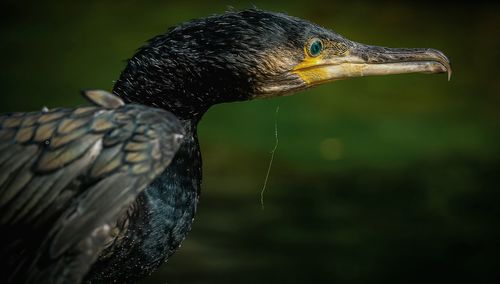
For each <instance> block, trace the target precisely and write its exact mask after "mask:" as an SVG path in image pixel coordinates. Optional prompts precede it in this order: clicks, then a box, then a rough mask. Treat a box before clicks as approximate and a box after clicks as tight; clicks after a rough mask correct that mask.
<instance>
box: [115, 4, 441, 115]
mask: <svg viewBox="0 0 500 284" xmlns="http://www.w3.org/2000/svg"><path fill="white" fill-rule="evenodd" d="M416 72H418V73H443V72H447V73H448V78H449V76H450V74H451V68H450V63H449V61H448V59H447V58H446V56H445V55H444V54H443V53H441V52H440V51H437V50H435V49H428V48H412V49H409V48H385V47H376V46H370V45H365V44H360V43H356V42H353V41H350V40H348V39H346V38H344V37H342V36H340V35H339V34H337V33H335V32H333V31H331V30H328V29H325V28H322V27H320V26H318V25H315V24H313V23H311V22H308V21H305V20H302V19H299V18H295V17H291V16H288V15H285V14H280V13H271V12H265V11H261V10H255V9H251V10H244V11H236V12H228V13H225V14H222V15H216V16H211V17H208V18H204V19H199V20H193V21H190V22H187V23H184V24H181V25H179V26H177V27H174V28H172V29H170V30H169V31H168V32H167V33H166V34H164V35H160V36H157V37H155V38H153V39H152V40H150V41H149V42H148V44H147V45H146V46H144V47H142V48H141V49H140V50H139V51H138V52H137V53H136V54H135V55H134V56H133V57H132V59H130V60H129V63H128V65H127V67H126V69H125V70H124V71H123V73H122V75H121V77H120V79H119V80H118V82H117V83H116V85H115V89H114V92H115V93H117V94H118V95H120V96H121V97H123V98H124V99H125V100H126V101H128V102H135V103H142V104H146V105H152V106H156V107H162V108H165V109H167V110H170V111H172V112H173V113H174V114H176V115H177V116H179V117H180V118H182V119H199V118H200V117H201V115H202V114H203V113H204V112H205V111H206V110H207V109H208V108H209V107H210V106H212V105H214V104H217V103H223V102H231V101H241V100H249V99H253V98H268V97H274V96H282V95H287V94H292V93H295V92H297V91H299V90H303V89H306V88H309V87H312V86H316V85H320V84H323V83H327V82H331V81H335V80H340V79H346V78H352V77H360V76H369V75H387V74H400V73H416Z"/></svg>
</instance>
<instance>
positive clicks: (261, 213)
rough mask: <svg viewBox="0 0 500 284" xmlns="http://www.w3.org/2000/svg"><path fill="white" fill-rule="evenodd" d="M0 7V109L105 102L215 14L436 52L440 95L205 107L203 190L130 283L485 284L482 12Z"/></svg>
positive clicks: (318, 95) (491, 79)
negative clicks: (103, 92) (441, 65)
mask: <svg viewBox="0 0 500 284" xmlns="http://www.w3.org/2000/svg"><path fill="white" fill-rule="evenodd" d="M0 5H1V6H0V10H1V12H0V13H1V14H0V16H1V20H0V21H1V26H0V30H1V42H0V62H1V67H2V73H1V75H0V86H1V88H2V90H1V94H0V111H2V112H5V111H27V110H39V109H41V108H42V107H43V106H48V107H49V108H51V107H55V106H74V105H77V104H81V103H83V100H82V99H81V98H80V97H79V95H78V91H79V90H80V89H82V88H104V89H108V90H109V89H111V87H112V84H113V80H115V79H116V78H117V77H118V75H119V73H120V71H121V70H122V69H123V67H124V64H125V62H124V60H125V59H127V58H129V57H130V56H131V55H132V54H133V52H134V50H135V49H136V48H138V47H139V46H140V45H142V44H143V42H144V41H145V40H147V39H149V38H151V37H153V36H154V35H156V34H159V33H162V32H164V31H166V29H167V27H169V26H172V25H175V24H176V23H180V22H182V21H185V20H188V19H191V18H197V17H203V16H208V15H211V14H214V13H221V12H223V11H224V10H226V9H227V7H228V6H233V7H235V8H248V7H252V6H253V5H256V6H257V7H259V8H263V9H268V10H274V11H283V12H287V13H289V14H291V15H294V16H299V17H302V18H306V19H309V20H311V21H313V22H316V23H318V24H321V25H323V26H326V27H328V28H332V29H334V30H335V31H337V32H338V33H340V34H342V35H344V36H346V37H347V38H349V39H352V40H355V41H359V42H364V43H369V44H377V45H385V46H393V47H433V48H437V49H440V50H442V51H444V52H445V53H446V54H447V55H448V56H449V57H450V58H451V60H452V64H453V68H454V73H453V76H452V80H451V82H447V81H446V76H445V75H432V76H431V75H422V74H416V75H399V76H388V77H373V78H362V79H354V80H348V81H340V82H336V83H333V84H330V85H327V86H322V87H319V88H316V89H313V90H309V91H306V92H303V93H301V94H300V95H296V96H292V97H285V98H279V99H272V100H265V101H253V102H248V103H234V104H225V105H220V106H217V107H214V108H213V109H211V110H210V111H209V112H208V113H207V114H206V116H205V117H204V119H203V121H202V122H201V124H200V127H199V132H200V140H201V146H202V150H203V158H204V184H203V193H202V197H201V203H200V206H199V210H198V215H197V218H196V220H195V223H194V227H193V230H192V232H191V234H190V235H189V237H188V239H187V240H186V241H185V242H184V244H183V247H182V248H181V250H180V251H179V252H177V254H176V255H175V256H174V257H173V258H172V259H171V260H170V262H169V264H168V265H166V266H164V267H163V269H161V271H159V272H158V273H156V274H154V275H153V276H152V277H151V278H150V279H147V280H146V281H144V283H165V282H166V281H168V283H169V284H172V283H173V284H175V283H311V282H319V283H332V282H335V283H435V282H440V283H500V282H499V281H500V272H499V270H500V260H499V256H500V226H499V225H500V224H499V223H500V222H499V221H498V219H499V218H500V206H499V205H498V204H499V201H500V188H499V186H498V179H499V169H500V147H499V145H500V131H499V130H500V84H499V71H498V70H499V69H498V68H499V63H500V34H499V31H500V24H499V22H500V21H499V15H500V13H499V12H500V9H499V6H498V5H496V6H493V5H490V6H488V5H485V4H484V5H483V4H481V3H480V2H474V5H473V6H470V5H468V6H460V5H459V4H453V5H450V6H447V5H441V6H440V5H437V4H432V2H420V4H418V5H415V4H410V2H379V3H370V2H351V1H342V2H339V1H328V2H320V1H301V2H299V3H297V4H290V3H288V1H287V2H273V4H269V3H266V2H261V1H252V2H242V1H241V2H240V1H238V2H234V1H223V2H220V3H212V4H208V3H206V2H203V1H199V2H188V1H177V2H170V1H169V2H166V1H149V2H146V1H114V2H105V1H96V0H95V1H80V2H79V3H77V2H74V1H73V2H70V1H67V3H62V2H61V3H60V2H56V1H53V2H52V1H38V2H34V1H33V3H30V2H28V1H2V4H0ZM278 105H279V106H280V112H279V117H278V121H277V122H278V127H279V140H280V143H279V147H278V150H277V153H276V156H275V160H274V164H273V167H272V171H271V176H270V179H269V183H268V187H267V190H266V193H265V210H262V209H261V205H260V200H259V199H260V190H261V187H262V185H263V183H264V178H265V174H266V170H267V165H268V163H269V159H270V154H269V151H270V150H271V149H272V148H273V146H274V124H275V110H276V107H277V106H278Z"/></svg>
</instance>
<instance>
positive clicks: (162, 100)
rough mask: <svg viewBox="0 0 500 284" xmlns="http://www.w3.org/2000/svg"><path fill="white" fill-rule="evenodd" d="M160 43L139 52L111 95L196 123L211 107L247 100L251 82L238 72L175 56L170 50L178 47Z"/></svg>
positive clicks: (191, 58) (247, 76) (240, 71)
mask: <svg viewBox="0 0 500 284" xmlns="http://www.w3.org/2000/svg"><path fill="white" fill-rule="evenodd" d="M161 39H162V38H161V37H160V39H156V40H153V41H152V42H150V43H149V45H146V46H145V47H143V48H141V49H140V50H139V51H138V52H137V53H136V54H135V55H134V56H133V57H132V58H131V59H130V60H129V61H128V63H127V66H126V67H125V69H124V70H123V72H122V73H121V75H120V78H119V79H118V80H117V81H116V83H115V86H114V88H113V93H115V94H116V95H118V96H119V97H121V98H122V99H123V100H124V101H125V102H127V103H138V104H143V105H147V106H152V107H157V108H162V109H165V110H167V111H170V112H172V113H173V114H174V115H175V116H177V117H178V118H179V119H183V120H191V121H199V120H200V119H201V117H202V116H203V114H204V113H205V112H206V111H207V110H208V109H209V108H210V107H211V106H213V105H215V104H218V103H224V102H231V101H242V100H248V99H250V95H249V94H251V93H253V85H252V83H251V81H252V79H251V76H250V75H249V74H247V73H245V72H243V71H242V70H240V69H242V68H236V67H235V68H232V69H231V68H228V67H226V68H223V66H222V65H221V64H223V63H221V62H213V61H210V60H209V59H208V58H200V56H193V55H192V54H179V53H176V52H175V50H172V49H173V48H175V46H177V45H179V43H176V42H172V43H171V45H165V44H164V41H166V40H167V39H163V41H162V40H161ZM224 66H226V65H225V63H224ZM249 78H250V79H249Z"/></svg>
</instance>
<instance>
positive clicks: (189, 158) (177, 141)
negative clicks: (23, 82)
mask: <svg viewBox="0 0 500 284" xmlns="http://www.w3.org/2000/svg"><path fill="white" fill-rule="evenodd" d="M402 73H447V74H448V80H449V79H450V76H451V65H450V61H449V59H448V58H447V57H446V56H445V55H444V54H443V53H442V52H441V51H438V50H436V49H432V48H387V47H379V46H372V45H367V44H362V43H358V42H355V41H351V40H348V39H347V38H345V37H343V36H341V35H340V34H338V33H336V32H334V31H332V30H330V29H327V28H323V27H321V26H319V25H316V24H314V23H312V22H309V21H307V20H304V19H300V18H297V17H294V16H290V15H287V14H285V13H278V12H270V11H265V10H260V9H257V8H252V9H245V10H231V11H226V12H224V13H221V14H215V15H211V16H208V17H205V18H200V19H194V20H189V21H187V22H184V23H181V24H179V25H177V26H175V27H172V28H170V29H168V30H167V31H166V32H165V33H163V34H160V35H158V36H156V37H154V38H152V39H150V40H149V41H147V42H146V43H145V44H144V46H142V47H140V48H139V49H138V50H137V51H136V52H135V54H134V55H133V56H132V57H131V58H130V59H129V60H128V61H127V63H126V66H125V68H124V70H123V71H122V73H121V74H120V76H119V78H118V80H117V81H116V82H115V84H114V87H113V90H112V92H106V91H102V90H94V89H90V90H85V91H83V92H82V95H83V96H84V97H85V98H87V99H88V101H89V103H90V104H87V105H83V106H80V107H76V108H56V109H50V110H48V109H44V110H42V111H38V112H27V113H9V114H4V115H2V116H1V117H0V169H1V170H0V228H1V232H2V233H1V234H0V238H1V242H0V244H1V249H0V261H1V266H2V272H1V273H0V276H1V277H2V279H3V281H5V283H101V282H118V283H130V282H135V281H138V280H140V279H142V278H144V277H147V276H148V275H150V274H151V273H153V272H154V271H156V270H157V269H158V268H159V267H160V266H161V265H162V264H163V263H165V262H166V261H167V260H168V259H169V258H170V257H171V256H172V255H173V254H174V252H175V251H176V250H177V249H178V248H179V246H180V245H181V242H182V241H183V240H184V239H185V238H186V236H187V234H188V232H189V231H190V230H191V226H192V223H193V220H194V216H195V213H196V207H197V203H198V200H199V196H200V192H201V184H202V160H201V152H200V147H199V144H198V137H197V125H198V123H199V121H200V120H201V119H202V117H203V115H204V114H205V113H206V112H207V111H208V110H209V109H210V107H212V106H214V105H216V104H221V103H230V102H237V101H248V100H253V99H266V98H272V97H278V96H285V95H291V94H294V93H297V92H299V91H302V90H305V89H308V88H311V87H314V86H317V85H321V84H325V83H329V82H333V81H337V80H342V79H348V78H353V77H363V76H371V75H388V74H402Z"/></svg>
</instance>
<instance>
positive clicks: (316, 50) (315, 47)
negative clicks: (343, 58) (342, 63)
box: [308, 38, 323, 57]
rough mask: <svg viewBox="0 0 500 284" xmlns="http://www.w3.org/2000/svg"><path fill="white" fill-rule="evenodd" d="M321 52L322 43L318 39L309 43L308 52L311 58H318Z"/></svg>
mask: <svg viewBox="0 0 500 284" xmlns="http://www.w3.org/2000/svg"><path fill="white" fill-rule="evenodd" d="M321 51H323V42H322V41H321V40H320V39H319V38H315V39H313V40H311V41H310V43H309V48H308V52H309V55H311V56H312V57H316V56H318V55H319V54H320V53H321Z"/></svg>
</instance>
